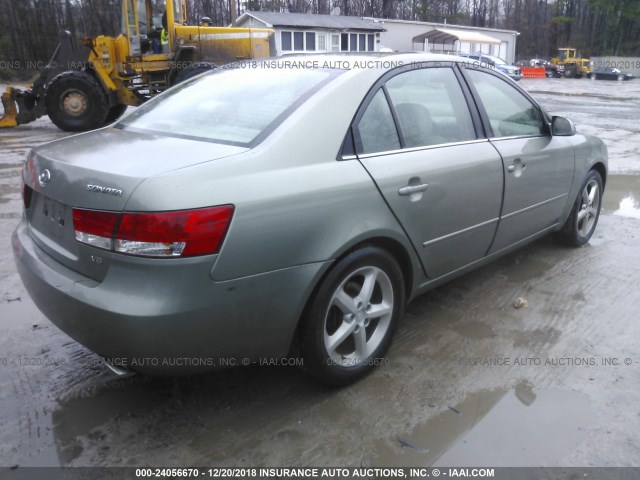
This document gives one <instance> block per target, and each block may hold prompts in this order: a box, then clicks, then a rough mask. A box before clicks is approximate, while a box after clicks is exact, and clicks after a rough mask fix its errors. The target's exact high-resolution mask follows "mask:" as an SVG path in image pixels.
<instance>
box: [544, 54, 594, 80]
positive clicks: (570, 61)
mask: <svg viewBox="0 0 640 480" xmlns="http://www.w3.org/2000/svg"><path fill="white" fill-rule="evenodd" d="M551 66H552V67H551V69H552V70H553V73H554V75H553V76H555V77H566V78H580V77H582V76H584V75H588V74H589V73H591V72H592V71H593V62H592V61H591V60H590V59H588V58H582V57H581V56H580V53H579V52H578V51H577V50H576V49H575V48H559V49H558V56H557V57H555V58H552V59H551ZM547 71H549V69H548V70H547Z"/></svg>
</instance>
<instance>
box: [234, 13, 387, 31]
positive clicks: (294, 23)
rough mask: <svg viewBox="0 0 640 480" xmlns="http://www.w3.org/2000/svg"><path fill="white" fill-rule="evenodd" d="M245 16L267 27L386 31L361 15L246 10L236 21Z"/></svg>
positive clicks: (242, 19)
mask: <svg viewBox="0 0 640 480" xmlns="http://www.w3.org/2000/svg"><path fill="white" fill-rule="evenodd" d="M243 17H253V18H255V19H256V20H258V21H260V22H262V23H264V24H265V25H266V26H267V27H269V28H273V27H292V28H327V29H337V30H369V31H372V32H384V30H385V29H384V27H383V26H382V25H380V24H379V23H375V22H373V21H371V20H365V19H363V18H361V17H346V16H340V15H317V14H312V13H279V12H245V13H243V14H242V15H241V16H240V18H238V21H237V22H236V23H238V24H241V23H242V22H243V21H244V18H243Z"/></svg>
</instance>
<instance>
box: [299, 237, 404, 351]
mask: <svg viewBox="0 0 640 480" xmlns="http://www.w3.org/2000/svg"><path fill="white" fill-rule="evenodd" d="M366 247H377V248H380V249H382V250H385V251H386V252H387V253H389V254H390V255H391V256H392V257H393V258H394V259H395V260H396V261H397V262H398V266H399V267H400V271H401V272H402V277H403V280H404V284H405V285H404V294H405V302H407V301H408V300H410V299H411V296H412V294H413V292H414V280H415V278H416V273H415V272H414V268H413V265H414V263H413V262H412V259H411V253H410V251H409V250H408V248H407V246H406V245H404V244H403V243H402V242H401V241H400V240H398V239H396V238H393V237H392V236H389V235H380V234H378V235H372V236H370V237H367V238H359V239H357V240H355V241H354V242H353V243H350V244H347V245H345V246H344V247H343V248H342V249H340V250H339V251H338V252H336V255H335V256H334V259H333V260H332V261H331V262H330V263H329V264H328V265H327V266H326V268H323V269H322V270H321V271H320V272H319V274H318V276H317V277H316V278H315V279H314V281H313V284H312V286H311V288H309V290H308V292H307V294H306V296H305V298H304V302H303V307H302V308H301V309H300V312H299V314H298V318H297V321H296V327H295V329H294V330H293V336H292V338H291V340H290V342H289V350H290V352H293V355H298V354H299V350H298V347H299V345H298V344H299V336H300V326H301V325H302V322H303V320H304V318H305V315H306V313H307V311H308V309H309V305H310V304H311V301H312V299H313V297H314V295H315V293H316V292H317V291H318V288H320V285H322V282H323V281H324V280H325V278H326V277H327V275H328V274H329V272H330V271H331V270H332V268H333V267H334V266H335V265H336V264H337V263H338V262H340V260H342V259H343V258H345V257H346V256H348V255H349V254H351V253H353V252H354V251H356V250H359V249H361V248H366ZM414 255H415V253H414Z"/></svg>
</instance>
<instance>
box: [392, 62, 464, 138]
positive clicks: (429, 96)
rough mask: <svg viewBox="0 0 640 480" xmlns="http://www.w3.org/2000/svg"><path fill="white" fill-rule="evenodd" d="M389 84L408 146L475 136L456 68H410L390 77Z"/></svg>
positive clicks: (394, 106)
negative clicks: (455, 71)
mask: <svg viewBox="0 0 640 480" xmlns="http://www.w3.org/2000/svg"><path fill="white" fill-rule="evenodd" d="M386 87H387V90H388V92H389V98H390V99H391V103H392V105H393V108H394V110H395V112H396V117H397V118H398V122H399V124H400V131H401V133H402V138H403V140H404V147H405V148H412V147H423V146H429V145H437V144H441V143H452V142H462V141H468V140H475V139H476V134H475V130H474V128H473V121H472V119H471V114H470V113H469V107H468V106H467V102H466V100H465V98H464V94H463V93H462V89H461V88H460V84H459V83H458V80H457V79H456V76H455V74H454V73H453V69H451V68H423V69H419V70H411V71H409V72H406V73H401V74H400V75H396V76H395V77H393V78H391V79H390V80H389V81H388V82H387V84H386Z"/></svg>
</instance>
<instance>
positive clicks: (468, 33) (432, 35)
mask: <svg viewBox="0 0 640 480" xmlns="http://www.w3.org/2000/svg"><path fill="white" fill-rule="evenodd" d="M425 38H426V39H428V40H429V42H430V43H435V44H440V43H443V44H449V43H453V42H455V41H456V40H460V41H461V42H464V43H479V44H482V45H500V43H502V42H501V40H499V39H497V38H494V37H492V36H490V35H487V34H485V33H480V32H478V31H474V30H462V29H460V30H451V29H449V28H436V29H434V30H431V31H430V32H427V33H423V34H422V35H418V36H417V37H414V39H413V41H414V42H415V41H419V42H422V41H424V39H425Z"/></svg>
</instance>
